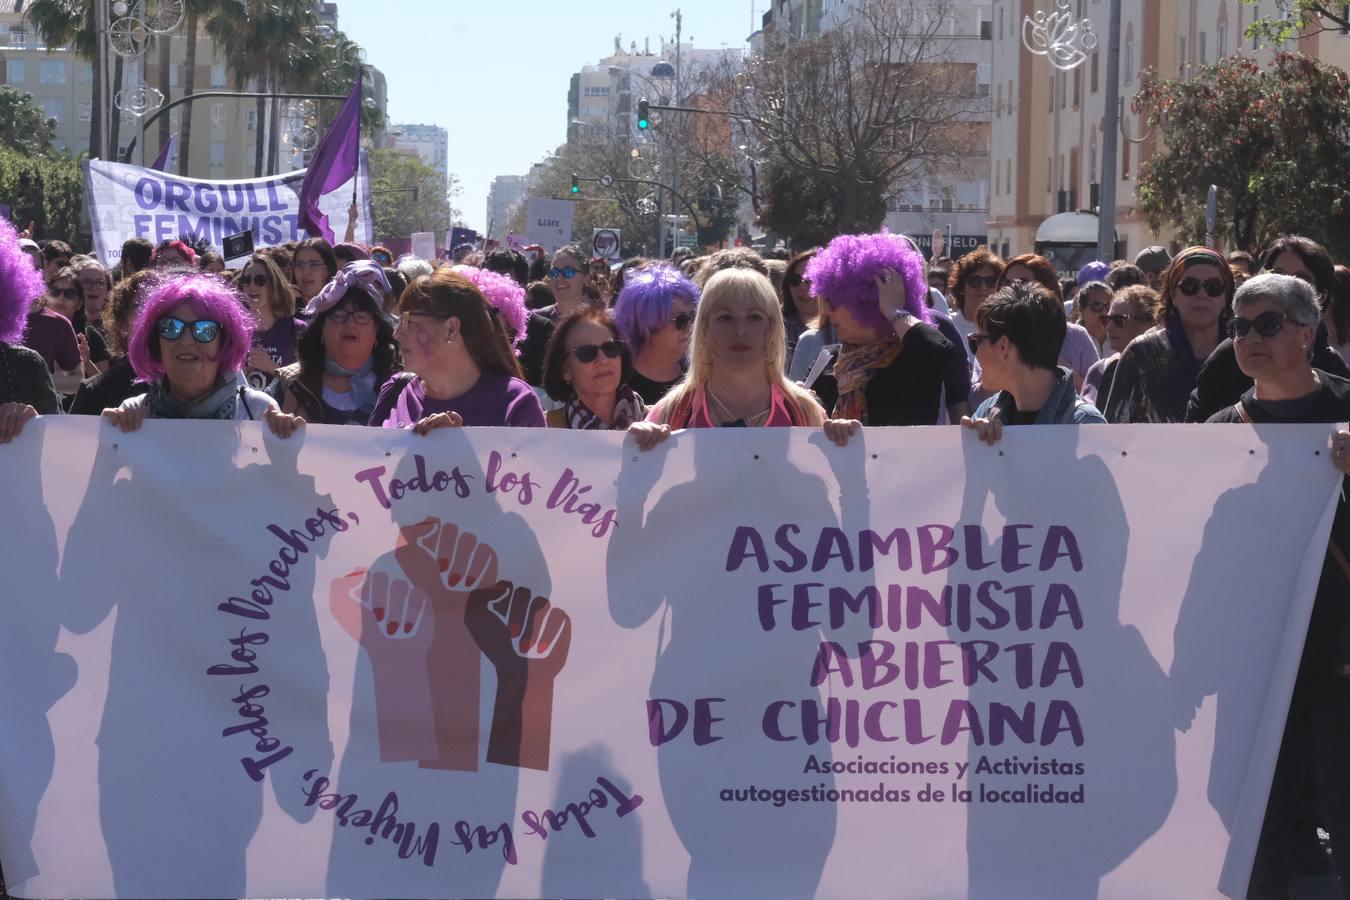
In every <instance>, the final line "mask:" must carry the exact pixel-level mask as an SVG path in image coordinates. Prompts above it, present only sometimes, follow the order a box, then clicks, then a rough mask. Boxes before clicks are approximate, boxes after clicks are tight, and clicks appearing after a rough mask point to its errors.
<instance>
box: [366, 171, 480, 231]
mask: <svg viewBox="0 0 1350 900" xmlns="http://www.w3.org/2000/svg"><path fill="white" fill-rule="evenodd" d="M370 190H371V194H372V201H371V202H372V205H373V206H374V214H375V228H376V232H377V234H379V235H380V236H381V237H407V236H408V235H410V234H413V233H414V232H418V231H438V232H439V231H446V230H447V229H449V228H450V226H451V223H452V221H453V220H454V219H455V218H457V217H458V215H459V214H458V212H457V211H456V210H455V209H454V208H453V207H452V206H451V205H450V204H451V198H452V197H453V196H454V195H456V194H458V192H459V188H458V184H457V181H456V179H454V178H453V177H452V178H451V180H450V183H449V184H447V183H446V179H445V178H444V177H443V176H442V175H441V173H440V172H438V171H436V169H434V168H432V167H431V166H429V165H427V164H426V163H424V162H422V160H420V159H418V158H417V157H416V156H410V155H408V154H406V153H400V152H398V151H397V150H375V151H373V152H371V154H370Z"/></svg>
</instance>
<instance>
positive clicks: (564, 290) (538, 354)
mask: <svg viewBox="0 0 1350 900" xmlns="http://www.w3.org/2000/svg"><path fill="white" fill-rule="evenodd" d="M541 252H542V251H541ZM544 281H545V283H546V284H548V286H549V288H550V289H551V290H552V291H553V303H552V304H550V305H548V306H544V307H542V308H540V309H536V310H535V311H534V312H532V313H531V314H530V316H529V319H528V321H527V322H526V325H525V338H524V341H523V342H522V343H521V346H520V366H521V369H522V370H523V371H524V372H525V379H526V380H527V381H528V382H529V383H530V384H542V383H543V375H544V351H545V350H547V349H548V342H549V340H550V339H551V338H552V337H553V329H554V328H555V327H556V326H557V324H558V323H559V322H561V321H562V320H563V319H565V318H567V317H568V316H570V315H571V314H572V313H573V312H574V311H575V310H576V309H577V308H578V307H579V306H581V305H583V304H584V303H586V302H587V296H588V294H590V295H594V294H595V288H594V286H592V285H591V284H590V264H589V263H587V262H586V254H585V253H583V252H582V250H581V248H580V247H578V246H577V245H576V244H568V245H567V246H565V247H562V248H560V249H559V250H558V252H557V253H555V254H553V262H552V263H551V264H550V266H549V268H548V269H547V270H546V272H545V273H544Z"/></svg>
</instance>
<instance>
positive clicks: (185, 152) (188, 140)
mask: <svg viewBox="0 0 1350 900" xmlns="http://www.w3.org/2000/svg"><path fill="white" fill-rule="evenodd" d="M228 3H229V0H187V3H186V4H185V7H186V12H185V15H186V19H185V23H184V26H183V27H184V29H185V30H186V32H187V51H186V52H185V53H184V55H183V68H184V69H186V72H185V73H184V76H183V96H184V97H191V96H192V95H193V94H195V93H196V92H197V38H198V36H199V33H200V31H201V28H202V26H203V24H205V26H206V27H207V28H208V29H209V28H210V23H211V22H212V21H213V20H214V19H215V17H216V16H218V15H222V14H223V11H224V9H225V7H226V6H227V5H228ZM183 106H185V107H186V111H185V112H184V115H183V133H182V135H181V139H180V141H179V143H178V146H179V147H180V148H181V149H180V150H179V152H178V174H179V175H187V174H188V162H189V159H190V157H191V154H192V104H191V103H184V104H183Z"/></svg>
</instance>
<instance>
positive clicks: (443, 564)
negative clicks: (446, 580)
mask: <svg viewBox="0 0 1350 900" xmlns="http://www.w3.org/2000/svg"><path fill="white" fill-rule="evenodd" d="M436 562H437V563H439V564H440V567H441V571H442V572H445V571H448V570H449V568H450V560H448V559H438V560H436Z"/></svg>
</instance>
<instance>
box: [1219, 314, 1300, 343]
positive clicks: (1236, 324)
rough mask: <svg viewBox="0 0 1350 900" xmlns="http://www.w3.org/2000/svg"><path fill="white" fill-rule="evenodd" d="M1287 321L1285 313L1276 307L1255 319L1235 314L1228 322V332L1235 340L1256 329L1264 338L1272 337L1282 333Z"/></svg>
mask: <svg viewBox="0 0 1350 900" xmlns="http://www.w3.org/2000/svg"><path fill="white" fill-rule="evenodd" d="M1287 321H1288V319H1286V318H1285V317H1284V313H1282V312H1280V311H1279V310H1275V309H1270V310H1266V311H1265V312H1263V313H1261V315H1259V316H1257V317H1256V318H1255V319H1244V318H1242V317H1241V316H1234V317H1233V318H1232V319H1230V320H1229V322H1228V334H1229V335H1230V336H1231V337H1232V338H1233V340H1235V341H1240V340H1242V339H1243V338H1245V337H1246V336H1247V335H1248V334H1250V333H1251V332H1252V331H1253V330H1255V331H1256V333H1257V334H1259V335H1261V337H1263V338H1272V337H1274V336H1275V335H1277V334H1279V333H1280V331H1281V330H1282V329H1283V328H1284V323H1285V322H1287Z"/></svg>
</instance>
